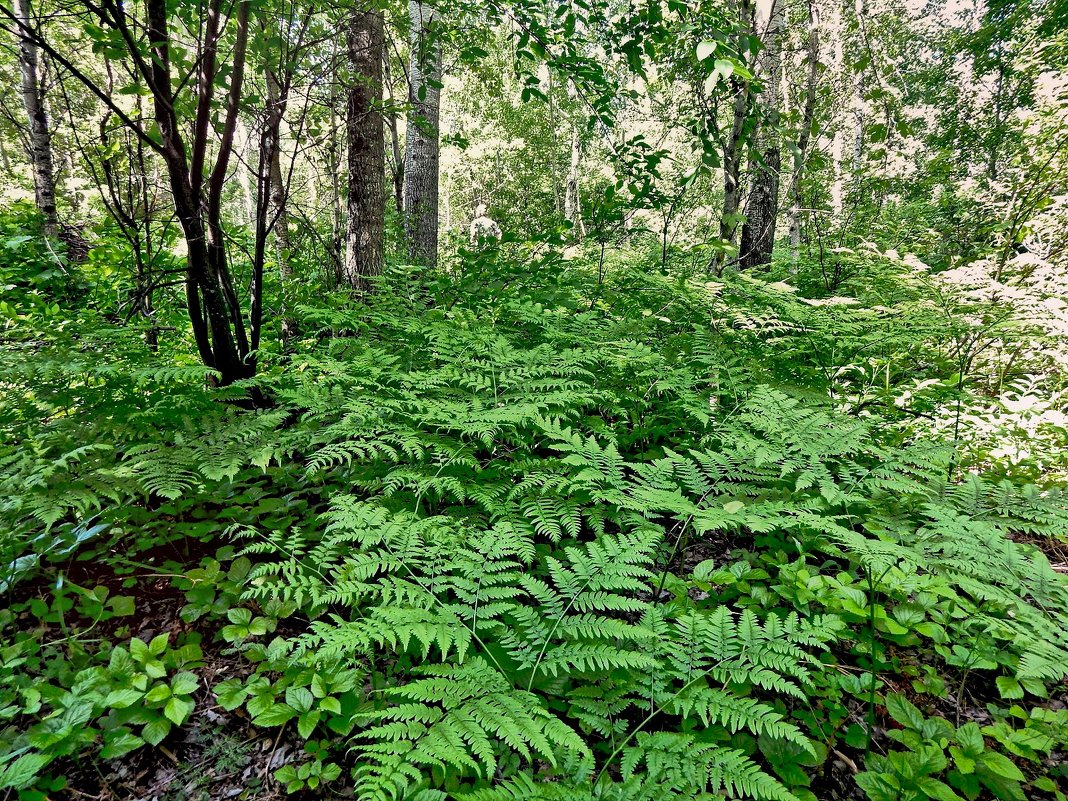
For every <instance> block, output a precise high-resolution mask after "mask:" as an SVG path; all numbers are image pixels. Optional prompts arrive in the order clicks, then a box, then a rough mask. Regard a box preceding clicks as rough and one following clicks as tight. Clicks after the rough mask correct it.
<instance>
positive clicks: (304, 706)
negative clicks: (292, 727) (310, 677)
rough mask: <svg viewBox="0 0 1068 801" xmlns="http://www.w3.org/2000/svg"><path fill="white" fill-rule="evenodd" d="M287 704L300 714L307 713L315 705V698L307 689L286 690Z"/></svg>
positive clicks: (294, 688) (291, 688) (293, 688)
mask: <svg viewBox="0 0 1068 801" xmlns="http://www.w3.org/2000/svg"><path fill="white" fill-rule="evenodd" d="M286 703H287V704H289V705H290V706H291V707H293V708H294V709H295V710H297V711H298V712H307V711H308V710H309V709H311V707H312V704H314V703H315V696H314V695H312V692H311V690H309V689H308V688H307V687H290V688H289V689H288V690H286Z"/></svg>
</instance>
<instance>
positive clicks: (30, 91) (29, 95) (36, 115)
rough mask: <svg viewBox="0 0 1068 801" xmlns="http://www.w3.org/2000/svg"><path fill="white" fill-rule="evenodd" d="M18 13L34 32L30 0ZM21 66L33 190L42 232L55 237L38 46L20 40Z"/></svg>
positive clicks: (19, 0)
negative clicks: (42, 222)
mask: <svg viewBox="0 0 1068 801" xmlns="http://www.w3.org/2000/svg"><path fill="white" fill-rule="evenodd" d="M15 13H16V14H17V15H18V18H19V21H20V22H21V24H22V26H24V27H25V28H26V29H31V30H32V29H34V28H35V26H34V23H33V15H32V13H31V11H30V0H15ZM20 44H21V47H20V50H19V66H20V68H21V72H22V106H23V108H24V109H25V111H26V120H27V122H28V124H29V136H28V138H27V139H28V142H29V158H30V169H31V170H32V172H33V189H34V195H35V197H36V200H37V208H38V209H40V210H41V214H42V215H43V216H44V229H43V233H44V234H45V235H46V236H53V237H54V236H55V235H56V233H57V232H58V230H59V219H58V217H57V215H56V182H55V168H54V167H53V164H52V136H51V134H50V133H49V131H48V117H47V116H46V114H45V97H44V87H43V86H42V83H41V60H40V58H39V55H38V52H37V45H36V43H35V42H34V41H33V40H32V39H30V38H29V37H21V38H20Z"/></svg>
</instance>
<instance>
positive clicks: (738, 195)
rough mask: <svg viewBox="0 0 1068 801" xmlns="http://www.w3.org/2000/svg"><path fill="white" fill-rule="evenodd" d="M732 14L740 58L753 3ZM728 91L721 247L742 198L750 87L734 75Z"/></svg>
mask: <svg viewBox="0 0 1068 801" xmlns="http://www.w3.org/2000/svg"><path fill="white" fill-rule="evenodd" d="M735 11H736V12H737V15H738V21H737V24H738V35H737V43H738V51H739V55H744V54H745V53H747V52H748V49H749V32H750V31H751V30H752V28H753V11H754V5H753V2H752V0H737V4H736V6H735ZM731 90H732V92H733V94H734V101H733V104H732V106H733V114H732V118H731V130H730V134H729V137H728V139H727V141H726V142H725V143H724V146H723V210H722V213H721V214H720V218H719V238H720V242H721V244H722V245H727V244H730V243H732V242H733V241H734V234H735V232H736V231H737V230H738V223H739V220H740V217H739V214H738V211H739V209H740V208H741V199H742V186H741V175H742V150H743V145H744V141H743V139H744V134H745V123H746V119H747V118H748V117H749V104H750V100H751V97H750V89H749V84H748V83H747V82H746V81H745V80H743V79H742V78H740V77H739V76H737V75H732V76H731ZM725 264H726V253H725V252H724V251H722V250H721V251H719V252H718V253H717V254H716V257H715V259H714V261H713V264H712V268H713V270H714V271H715V272H716V273H721V272H723V268H724V266H725Z"/></svg>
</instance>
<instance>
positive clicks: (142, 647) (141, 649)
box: [130, 639, 152, 664]
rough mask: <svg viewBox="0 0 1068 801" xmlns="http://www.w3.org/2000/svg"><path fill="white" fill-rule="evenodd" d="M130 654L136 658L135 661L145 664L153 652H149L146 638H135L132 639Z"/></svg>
mask: <svg viewBox="0 0 1068 801" xmlns="http://www.w3.org/2000/svg"><path fill="white" fill-rule="evenodd" d="M130 656H132V657H133V658H134V661H136V662H140V663H141V664H144V663H145V662H147V661H148V660H149V658H150V657H151V656H152V654H151V653H150V652H149V650H148V644H147V643H145V641H144V640H138V639H133V640H130Z"/></svg>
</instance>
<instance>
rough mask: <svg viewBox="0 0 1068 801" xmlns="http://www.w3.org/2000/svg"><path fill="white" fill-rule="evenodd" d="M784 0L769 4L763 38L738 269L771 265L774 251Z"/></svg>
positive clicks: (777, 205)
mask: <svg viewBox="0 0 1068 801" xmlns="http://www.w3.org/2000/svg"><path fill="white" fill-rule="evenodd" d="M784 6H785V2H784V0H772V5H771V9H770V11H769V15H770V16H769V17H768V27H767V35H766V36H765V43H764V51H763V54H762V55H763V58H762V59H761V61H762V67H763V69H762V70H761V77H762V79H763V83H764V96H765V98H766V99H765V110H764V118H763V121H762V122H761V125H760V130H759V134H758V141H757V147H756V148H755V150H756V154H755V156H754V158H753V159H752V160H751V161H750V172H751V174H752V178H751V185H752V189H751V190H750V192H749V198H748V200H747V202H746V207H745V223H744V224H743V225H742V240H741V247H740V250H739V253H738V262H739V265H740V266H741V267H742V268H743V269H744V268H750V267H758V266H760V265H762V264H770V263H771V256H772V252H773V250H774V248H775V227H776V221H777V219H778V216H779V170H780V168H781V166H782V163H781V160H782V156H781V152H780V149H779V129H778V128H779V109H780V106H781V104H782V98H781V97H780V91H779V89H780V86H781V83H780V81H779V73H780V72H781V70H782V36H783V28H784V27H785V19H784V18H785V13H784Z"/></svg>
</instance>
